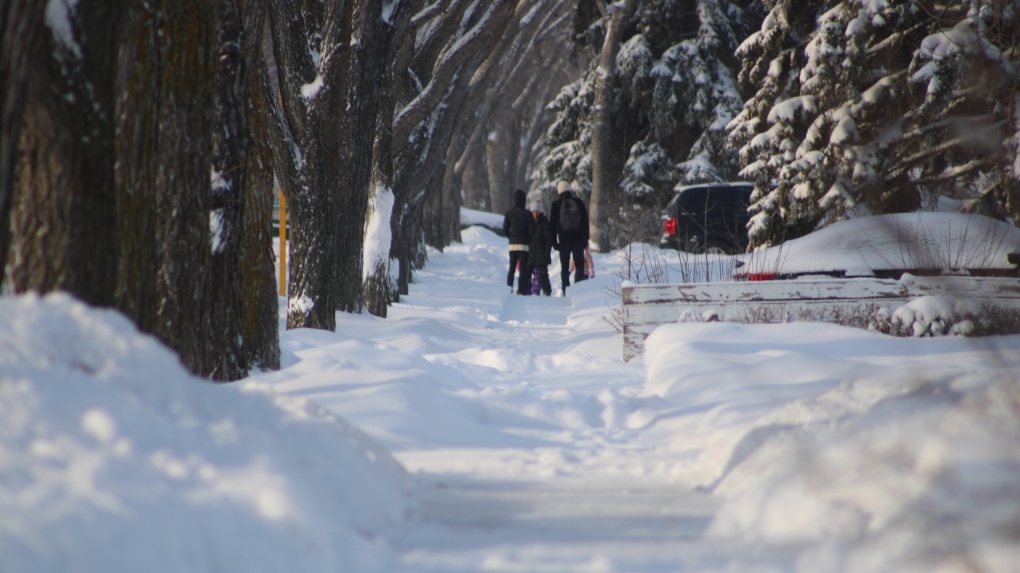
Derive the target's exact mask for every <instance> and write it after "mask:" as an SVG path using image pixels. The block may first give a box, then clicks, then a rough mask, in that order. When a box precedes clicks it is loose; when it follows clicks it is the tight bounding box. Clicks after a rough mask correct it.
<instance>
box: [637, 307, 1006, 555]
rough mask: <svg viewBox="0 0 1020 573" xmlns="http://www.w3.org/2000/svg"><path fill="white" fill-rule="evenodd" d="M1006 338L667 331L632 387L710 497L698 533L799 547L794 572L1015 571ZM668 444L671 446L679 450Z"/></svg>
mask: <svg viewBox="0 0 1020 573" xmlns="http://www.w3.org/2000/svg"><path fill="white" fill-rule="evenodd" d="M1018 347H1020V338H1018V337H1015V336H1012V337H995V338H987V339H926V340H918V339H898V338H891V337H887V336H884V335H879V334H874V333H868V332H865V331H861V330H856V329H852V328H848V327H840V326H835V325H827V324H818V323H792V324H778V325H738V324H726V323H709V324H673V325H666V326H663V327H660V328H659V329H657V330H656V331H655V332H654V333H653V334H652V335H651V336H650V337H649V338H648V341H647V344H646V347H645V364H646V368H647V379H646V384H645V392H646V393H647V394H648V395H652V396H659V397H662V398H663V399H665V400H668V401H670V402H674V403H676V404H677V406H678V407H682V408H684V409H686V410H687V411H688V412H690V414H689V415H687V416H682V417H680V418H679V419H677V420H674V421H673V422H672V424H673V428H674V429H677V430H681V431H678V432H677V435H678V436H679V438H678V440H677V441H678V444H677V447H683V448H691V449H698V447H699V446H701V448H702V449H701V450H700V453H699V455H698V458H697V459H696V460H695V461H693V462H692V464H691V466H690V468H689V473H688V475H689V476H690V478H691V480H692V485H700V486H701V487H703V488H706V489H708V490H710V491H712V492H714V493H715V494H716V495H718V496H719V497H720V498H721V499H722V500H723V502H724V503H723V506H722V509H721V510H720V512H719V514H718V515H717V517H716V518H715V520H714V522H713V524H712V526H711V528H710V534H711V535H714V536H717V537H720V538H740V539H749V540H755V539H757V540H763V541H767V542H770V543H794V544H805V545H806V546H807V550H806V551H804V552H803V553H801V557H800V559H799V562H798V569H799V570H801V571H805V572H806V571H935V570H939V571H971V570H980V571H1002V572H1004V573H1005V572H1009V571H1016V570H1017V567H1020V480H1017V476H1018V475H1020V447H1017V444H1020V386H1018V383H1017V379H1016V377H1015V375H1014V373H1015V372H1020V370H1018V366H1020V365H1018V352H1017V350H1018ZM680 442H682V443H680Z"/></svg>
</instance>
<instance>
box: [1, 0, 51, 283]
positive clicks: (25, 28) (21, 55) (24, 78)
mask: <svg viewBox="0 0 1020 573" xmlns="http://www.w3.org/2000/svg"><path fill="white" fill-rule="evenodd" d="M45 8H46V2H45V1H43V0H9V1H7V2H5V4H4V6H2V7H0V282H2V279H3V274H4V268H5V267H6V266H7V249H8V246H9V243H10V213H11V203H12V198H13V197H14V192H15V189H14V181H15V171H16V166H17V162H18V145H19V142H20V140H21V129H22V124H23V116H24V109H25V99H26V95H27V91H28V90H27V87H28V77H29V74H30V71H31V68H32V65H33V57H35V55H36V52H37V50H38V49H39V47H38V44H39V42H40V39H41V37H42V32H43V28H42V20H43V13H44V10H45Z"/></svg>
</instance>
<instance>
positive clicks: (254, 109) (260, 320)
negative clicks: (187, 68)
mask: <svg viewBox="0 0 1020 573" xmlns="http://www.w3.org/2000/svg"><path fill="white" fill-rule="evenodd" d="M241 12H242V16H243V25H244V42H243V52H244V62H245V63H244V65H245V74H244V94H243V98H244V99H243V105H244V109H245V113H246V127H247V133H246V143H247V146H246V153H245V158H244V180H243V181H242V189H243V191H242V193H243V197H242V201H243V202H244V214H243V217H242V221H241V226H242V242H241V246H240V262H239V264H240V274H241V277H242V281H241V282H242V285H241V286H242V289H243V290H242V293H241V295H242V301H243V304H242V313H243V316H242V320H243V328H244V344H245V350H246V355H247V367H248V368H250V367H253V366H254V367H256V368H259V369H261V370H277V369H279V368H280V326H279V319H278V316H277V314H278V311H277V307H278V303H277V295H276V281H275V277H274V272H275V269H276V267H275V262H274V258H273V233H272V229H273V202H274V198H275V197H274V195H275V189H274V188H273V165H272V152H271V150H270V149H269V107H268V105H267V102H266V99H265V97H264V94H265V86H266V84H267V83H268V82H269V77H268V75H267V74H268V71H267V69H266V66H265V63H264V60H263V57H262V38H263V30H264V26H265V22H266V2H265V0H254V1H245V2H243V3H242V4H241ZM281 248H282V247H281Z"/></svg>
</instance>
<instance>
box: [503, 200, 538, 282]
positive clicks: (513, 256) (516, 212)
mask: <svg viewBox="0 0 1020 573" xmlns="http://www.w3.org/2000/svg"><path fill="white" fill-rule="evenodd" d="M525 201H527V196H526V195H525V194H524V191H522V190H521V189H518V190H516V191H514V208H513V209H510V210H509V211H507V212H506V215H504V216H503V234H504V235H506V238H507V239H509V241H510V271H509V272H507V274H506V286H508V287H510V289H511V290H513V288H514V271H516V270H517V269H518V265H519V266H520V271H521V274H520V278H519V280H518V284H517V294H528V295H530V294H531V276H529V275H526V274H525V272H524V271H525V270H526V268H525V267H527V266H528V249H529V247H530V246H531V239H532V237H534V236H535V219H534V217H533V216H532V215H531V211H528V210H527V209H525V208H524V203H525Z"/></svg>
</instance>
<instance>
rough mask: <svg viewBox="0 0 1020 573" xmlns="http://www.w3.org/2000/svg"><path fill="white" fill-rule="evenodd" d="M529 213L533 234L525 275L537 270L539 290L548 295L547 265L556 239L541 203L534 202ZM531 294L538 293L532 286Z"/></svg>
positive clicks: (549, 287) (549, 286)
mask: <svg viewBox="0 0 1020 573" xmlns="http://www.w3.org/2000/svg"><path fill="white" fill-rule="evenodd" d="M531 215H532V217H534V219H535V236H534V237H533V238H532V239H531V248H530V249H529V250H528V270H527V272H526V273H525V274H526V276H529V277H530V276H532V274H533V273H535V272H536V271H537V273H538V284H539V288H540V291H541V292H542V293H543V294H544V295H545V296H549V295H551V294H552V284H550V283H549V265H550V264H551V263H552V246H553V241H554V240H556V235H555V233H554V232H553V228H552V225H551V224H550V223H549V219H547V218H546V216H545V213H543V212H542V205H541V204H539V203H535V204H534V205H532V206H531ZM531 294H538V292H536V291H535V289H534V288H532V290H531Z"/></svg>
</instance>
